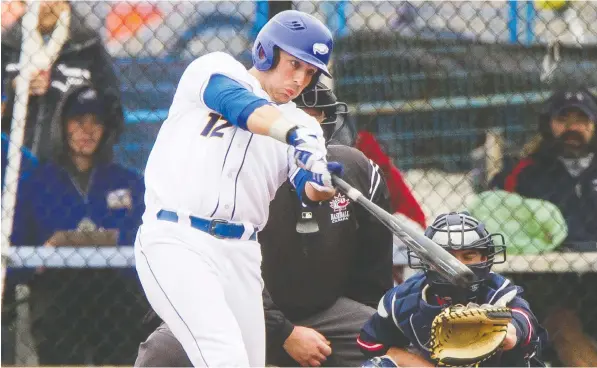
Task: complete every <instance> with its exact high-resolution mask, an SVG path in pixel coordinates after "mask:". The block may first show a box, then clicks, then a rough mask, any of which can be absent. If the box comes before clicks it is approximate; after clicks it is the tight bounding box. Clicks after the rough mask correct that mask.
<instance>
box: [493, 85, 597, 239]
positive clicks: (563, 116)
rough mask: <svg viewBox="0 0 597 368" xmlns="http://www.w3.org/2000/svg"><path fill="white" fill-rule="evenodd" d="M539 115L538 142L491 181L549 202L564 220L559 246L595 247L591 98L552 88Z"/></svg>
mask: <svg viewBox="0 0 597 368" xmlns="http://www.w3.org/2000/svg"><path fill="white" fill-rule="evenodd" d="M545 107H546V109H545V112H544V113H543V114H542V115H541V117H540V122H539V130H540V133H541V136H542V140H541V142H540V143H539V144H538V145H537V147H536V149H535V150H534V151H533V152H532V153H531V154H530V155H529V156H528V157H524V158H523V159H522V160H520V161H519V162H518V164H517V165H516V166H515V167H514V169H513V170H512V171H510V172H502V173H499V174H498V175H496V177H495V178H494V179H493V186H497V187H498V188H500V189H505V190H506V191H509V192H516V193H518V194H520V195H522V196H524V197H529V198H537V199H543V200H546V201H549V202H552V203H553V204H555V205H556V206H557V207H558V208H559V209H560V211H561V212H562V214H563V215H564V218H565V219H566V224H567V225H568V237H567V239H566V240H565V241H564V245H563V246H564V247H568V248H574V249H576V250H593V251H595V250H597V247H596V243H597V226H595V224H597V190H596V189H597V187H596V186H595V184H596V183H597V159H596V158H595V153H596V152H597V137H596V135H595V122H596V121H597V98H596V97H595V96H594V95H592V94H591V93H590V92H589V91H588V90H586V89H579V90H576V91H558V92H556V93H554V94H553V95H552V97H551V98H550V99H549V100H548V101H547V103H546V106H545Z"/></svg>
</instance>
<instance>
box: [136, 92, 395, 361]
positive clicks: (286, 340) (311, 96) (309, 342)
mask: <svg viewBox="0 0 597 368" xmlns="http://www.w3.org/2000/svg"><path fill="white" fill-rule="evenodd" d="M294 102H295V103H296V104H297V107H299V108H301V109H303V110H304V111H305V112H307V113H308V114H309V115H311V116H313V117H315V118H316V119H317V120H318V121H319V122H320V123H321V124H322V128H323V130H324V133H325V135H326V137H327V139H328V142H329V141H330V140H331V139H332V138H333V136H335V135H337V134H338V133H342V129H343V127H344V117H345V114H346V113H347V107H346V104H344V103H341V102H338V101H337V98H336V96H335V95H334V94H333V92H332V91H331V90H330V89H329V88H327V87H326V86H325V85H324V84H323V83H317V85H316V86H315V88H314V89H312V90H309V91H306V92H304V93H303V94H302V95H300V96H299V97H298V98H297V99H296V100H295V101H294ZM328 159H329V160H330V161H339V162H341V163H342V164H344V168H345V172H344V178H345V180H346V181H348V182H349V183H351V184H352V185H353V186H354V187H355V188H357V189H358V190H360V191H361V192H362V193H363V194H366V195H367V197H368V198H369V199H371V200H372V201H373V202H374V203H376V204H377V205H379V206H380V207H382V208H384V209H386V210H389V208H390V202H389V195H388V190H387V187H386V183H385V180H384V178H383V176H382V174H381V173H380V171H379V168H378V167H377V165H375V164H374V163H372V162H371V161H370V160H368V159H367V158H366V157H365V156H364V155H363V154H362V153H361V152H360V151H358V150H357V149H355V148H352V147H348V146H342V145H328ZM258 238H259V242H260V243H261V246H262V254H263V263H262V272H263V279H264V282H265V289H264V291H263V303H264V309H265V319H266V332H267V334H266V336H267V364H268V365H276V366H282V367H284V366H298V365H301V366H333V367H339V366H345V367H356V366H360V365H361V363H362V362H363V361H364V360H365V357H364V355H362V353H361V351H360V349H359V346H358V345H357V343H356V338H357V336H358V334H359V331H360V329H361V327H362V326H363V325H364V324H365V322H366V321H367V320H368V319H369V317H371V316H372V315H373V314H374V313H375V309H374V308H376V306H377V303H378V302H379V300H380V298H381V297H382V296H383V295H384V293H385V292H386V291H387V290H388V289H390V288H391V287H392V286H393V283H392V235H391V233H390V231H389V230H388V229H386V228H385V227H384V226H383V225H382V224H381V223H380V222H379V221H377V220H376V219H375V218H374V217H373V216H371V215H369V214H368V213H367V212H366V211H365V210H364V209H362V208H361V207H360V206H359V205H358V204H356V203H353V202H352V201H351V200H350V199H349V198H348V197H346V196H345V195H344V194H342V193H340V192H338V194H336V196H335V197H334V198H333V199H331V200H330V201H327V202H324V203H322V204H321V205H320V206H318V207H316V208H308V207H306V206H304V205H303V204H302V203H301V202H300V201H299V200H298V197H297V195H296V193H295V192H294V189H293V188H292V185H291V184H290V183H288V182H287V183H285V184H284V185H282V186H281V187H280V189H279V190H278V191H277V193H276V196H275V198H274V200H273V201H272V202H271V204H270V216H269V220H268V223H267V225H266V226H265V228H264V229H263V231H262V232H260V233H259V237H258ZM135 366H137V367H162V366H173V367H181V366H183V367H188V366H191V362H190V361H189V360H188V358H187V357H186V354H185V352H184V350H183V349H182V346H181V345H180V344H179V343H178V341H176V339H175V338H174V336H173V335H172V333H171V332H170V330H169V329H168V326H166V325H165V324H163V323H162V324H161V325H160V326H159V327H158V328H157V329H156V330H155V331H154V332H153V333H152V334H151V335H150V336H149V338H148V339H147V340H146V341H145V342H143V343H141V345H140V346H139V355H138V357H137V361H136V362H135Z"/></svg>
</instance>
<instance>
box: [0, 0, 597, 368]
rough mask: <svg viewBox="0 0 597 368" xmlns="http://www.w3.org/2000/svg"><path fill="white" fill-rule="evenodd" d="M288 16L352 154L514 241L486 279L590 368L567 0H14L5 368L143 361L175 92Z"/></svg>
mask: <svg viewBox="0 0 597 368" xmlns="http://www.w3.org/2000/svg"><path fill="white" fill-rule="evenodd" d="M284 8H294V9H298V10H301V11H305V12H307V13H310V14H313V15H315V16H316V17H318V18H319V19H320V20H322V21H323V22H324V23H325V24H326V25H328V27H329V28H330V29H331V30H332V32H333V33H334V35H335V48H334V52H333V56H332V66H331V70H332V74H333V75H334V79H333V81H331V82H330V81H328V82H330V83H331V84H332V85H333V89H334V91H335V93H336V95H337V96H338V98H339V100H341V101H344V102H346V103H347V104H348V107H349V117H348V122H347V126H348V128H349V129H350V130H351V131H352V133H354V135H355V136H356V139H357V144H361V147H360V148H362V149H363V151H364V152H366V153H367V152H369V153H371V152H376V153H375V155H378V156H375V155H374V154H373V153H371V155H372V156H371V157H370V158H371V159H373V160H374V161H376V160H381V161H383V160H384V158H385V156H386V155H387V156H388V157H389V158H390V162H391V163H393V164H394V165H395V166H396V167H397V168H398V169H400V171H401V173H402V176H403V177H404V180H405V182H406V183H407V186H408V190H410V191H412V193H413V195H414V198H415V199H416V201H417V202H418V203H415V205H420V207H421V209H422V211H423V213H424V218H422V219H416V218H412V216H411V218H412V219H413V220H414V221H415V222H419V223H423V224H424V223H426V224H430V222H431V221H432V220H433V219H434V218H435V217H436V216H437V215H439V214H441V213H446V212H449V211H460V210H468V211H469V212H471V213H472V214H473V215H474V216H476V217H478V218H479V219H481V220H482V221H483V222H485V223H486V224H487V227H488V229H489V230H490V231H493V232H501V233H503V234H504V235H505V237H506V240H507V243H508V245H509V250H508V259H507V261H506V263H504V264H501V265H496V267H495V270H496V271H499V272H504V273H506V274H508V276H509V277H511V278H512V279H513V280H515V281H516V282H518V283H519V284H520V285H522V286H523V287H525V288H526V290H527V297H528V299H529V300H530V302H531V304H532V305H533V307H534V309H535V312H536V313H537V315H538V317H539V318H540V319H541V321H542V322H544V323H545V325H546V327H547V328H548V329H549V330H550V332H552V339H551V341H552V342H553V345H552V346H551V347H550V348H549V353H548V355H547V359H548V360H549V361H550V362H552V363H553V364H564V365H567V366H575V365H582V366H591V365H593V366H594V365H596V364H597V361H596V360H595V357H596V356H597V342H596V339H597V317H596V315H595V310H596V309H595V307H594V306H595V305H596V304H597V300H595V297H596V295H597V293H595V291H594V288H595V286H594V285H597V280H596V277H595V273H596V272H597V158H595V157H594V156H595V152H596V147H597V143H596V142H597V138H596V137H595V129H594V127H595V120H596V119H597V99H596V98H595V95H596V94H597V89H595V88H596V87H597V2H591V1H574V2H571V1H570V2H568V1H564V0H561V1H546V0H544V1H484V2H477V1H473V2H460V1H458V2H451V1H441V2H439V1H438V2H432V1H396V2H391V1H383V2H365V1H336V2H306V1H300V2H267V1H257V2H126V1H118V2H79V1H77V2H72V3H68V2H62V1H55V2H42V3H36V2H31V3H27V2H24V1H3V2H2V185H3V191H2V217H3V219H2V239H3V242H2V245H3V254H5V255H6V256H7V260H8V270H7V274H6V279H5V281H4V282H3V296H2V361H3V364H18V365H37V364H40V365H54V364H57V365H88V364H93V365H131V364H132V363H133V362H134V358H135V356H136V353H137V347H138V344H139V342H141V341H143V340H144V339H145V337H146V336H147V335H148V333H149V332H150V331H151V328H153V327H154V326H152V325H151V324H149V325H148V324H142V323H141V320H142V319H143V316H144V314H145V313H146V312H147V308H148V306H147V304H146V301H145V297H144V295H143V292H142V290H141V289H140V286H139V283H138V280H137V276H136V272H135V270H134V267H133V262H134V257H133V252H132V246H131V245H132V244H133V241H134V237H135V232H136V229H137V227H138V225H139V223H140V221H141V220H140V218H141V214H142V211H143V191H144V185H143V181H142V175H143V170H144V166H145V162H146V160H147V157H148V154H149V151H150V150H151V147H152V145H153V142H154V140H155V138H156V135H157V132H158V130H159V128H160V125H161V123H162V122H163V120H164V119H165V118H166V116H167V113H168V108H169V106H170V103H171V101H172V98H173V96H174V92H175V89H176V86H177V83H178V81H179V79H180V77H181V75H182V73H183V71H184V70H185V68H186V66H187V65H188V64H189V63H190V62H191V61H192V60H194V59H195V58H197V57H199V56H202V55H205V54H206V53H208V52H212V51H226V52H228V53H230V54H232V55H234V56H235V57H236V58H237V59H239V60H240V61H241V62H243V63H244V64H245V65H246V66H247V67H249V66H250V65H251V51H250V50H251V47H252V42H253V40H254V38H255V36H256V35H257V33H258V32H259V30H260V28H261V27H262V26H263V25H264V24H265V23H266V22H267V20H268V19H269V17H270V16H271V15H272V14H273V13H275V12H277V11H279V10H282V9H284ZM89 88H91V89H89ZM85 91H91V92H87V95H85V93H84V92H85ZM93 91H96V92H93ZM92 92H93V93H97V96H95V95H93V93H92ZM560 92H561V93H560ZM74 95H76V96H78V97H77V98H78V100H79V102H81V101H82V100H81V99H83V100H85V98H87V102H86V104H85V106H86V108H87V109H88V110H85V111H86V113H87V115H91V116H90V117H88V119H89V120H90V126H93V128H90V129H91V130H89V131H86V133H85V134H87V135H86V136H85V137H83V138H79V140H77V138H73V137H77V135H76V134H78V133H77V131H76V129H77V127H75V126H72V127H71V126H70V125H68V123H67V124H64V121H68V118H69V117H72V116H74V115H76V114H77V113H80V112H81V111H80V110H77V104H73V103H72V102H70V101H71V100H72V99H73V98H74V97H72V96H74ZM552 95H556V97H557V96H559V97H557V98H551V99H550V97H551V96H552ZM81 96H83V97H81ZM85 96H87V97H85ZM98 101H99V102H98ZM80 105H84V103H83V102H81V103H80ZM87 115H86V116H87ZM558 129H559V130H558ZM370 133H372V135H370ZM363 137H366V138H371V137H373V139H372V140H371V139H368V140H365V139H364V138H363ZM359 142H360V143H359ZM365 142H366V143H365ZM378 145H379V147H378ZM378 148H381V149H378ZM81 157H83V158H81ZM85 157H87V158H89V157H93V159H85ZM48 162H49V163H50V164H48ZM384 162H385V161H384ZM382 166H383V165H382ZM388 170H390V169H388ZM402 194H403V193H393V195H397V196H400V195H402ZM407 212H408V211H407ZM407 217H408V213H407ZM9 243H10V244H11V246H10V247H7V245H8V244H9ZM398 258H400V257H397V259H398ZM3 259H4V257H3ZM398 262H399V261H398ZM398 266H399V265H398ZM591 290H593V291H591Z"/></svg>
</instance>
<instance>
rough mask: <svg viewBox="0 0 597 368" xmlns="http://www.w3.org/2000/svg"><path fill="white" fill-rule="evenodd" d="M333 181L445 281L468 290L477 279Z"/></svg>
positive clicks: (354, 191)
mask: <svg viewBox="0 0 597 368" xmlns="http://www.w3.org/2000/svg"><path fill="white" fill-rule="evenodd" d="M332 179H333V182H334V185H335V186H336V187H337V188H338V189H340V190H341V191H342V192H344V194H346V195H347V196H348V198H350V199H352V200H353V201H355V202H357V203H358V204H360V205H361V206H363V208H365V209H366V210H367V211H368V212H369V213H370V214H372V215H373V216H375V217H376V218H377V219H378V220H379V221H381V223H382V224H384V225H385V226H386V227H387V228H388V229H390V231H391V232H392V233H394V235H396V236H397V237H398V238H399V239H400V240H402V242H404V244H406V246H408V247H409V248H410V249H411V250H412V251H413V252H415V253H416V254H417V256H419V258H421V260H422V261H424V262H425V263H426V264H428V265H430V266H431V267H433V269H434V270H435V271H437V272H438V273H439V274H440V275H441V276H442V277H444V278H445V279H446V280H448V281H449V282H451V283H453V284H455V285H460V286H466V285H467V284H469V283H470V282H472V281H474V280H475V279H476V276H475V274H474V273H473V272H472V271H471V269H470V268H468V267H467V266H465V265H464V264H463V263H461V262H460V261H459V260H457V259H456V258H455V257H454V256H453V255H451V254H450V253H449V252H448V251H447V250H445V249H444V248H442V247H441V246H439V245H438V244H436V243H435V242H434V241H433V240H431V239H429V238H428V237H426V236H425V235H423V234H420V233H419V232H418V231H417V230H415V229H413V228H412V227H411V226H410V225H408V224H405V223H402V222H400V221H399V220H398V219H397V218H395V217H394V216H392V215H391V214H389V213H388V212H387V211H385V210H384V209H383V208H381V207H379V206H378V205H376V204H375V203H373V202H371V201H370V200H369V199H367V197H365V196H364V195H363V193H361V192H360V191H359V190H358V189H356V188H354V187H353V186H351V185H350V184H348V183H347V182H346V181H344V180H342V179H341V178H339V177H338V176H337V175H334V174H332Z"/></svg>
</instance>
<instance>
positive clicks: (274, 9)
mask: <svg viewBox="0 0 597 368" xmlns="http://www.w3.org/2000/svg"><path fill="white" fill-rule="evenodd" d="M268 3H269V14H268V19H272V18H273V16H274V15H276V14H278V13H280V12H283V11H284V10H290V9H292V1H273V0H270V1H268Z"/></svg>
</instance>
